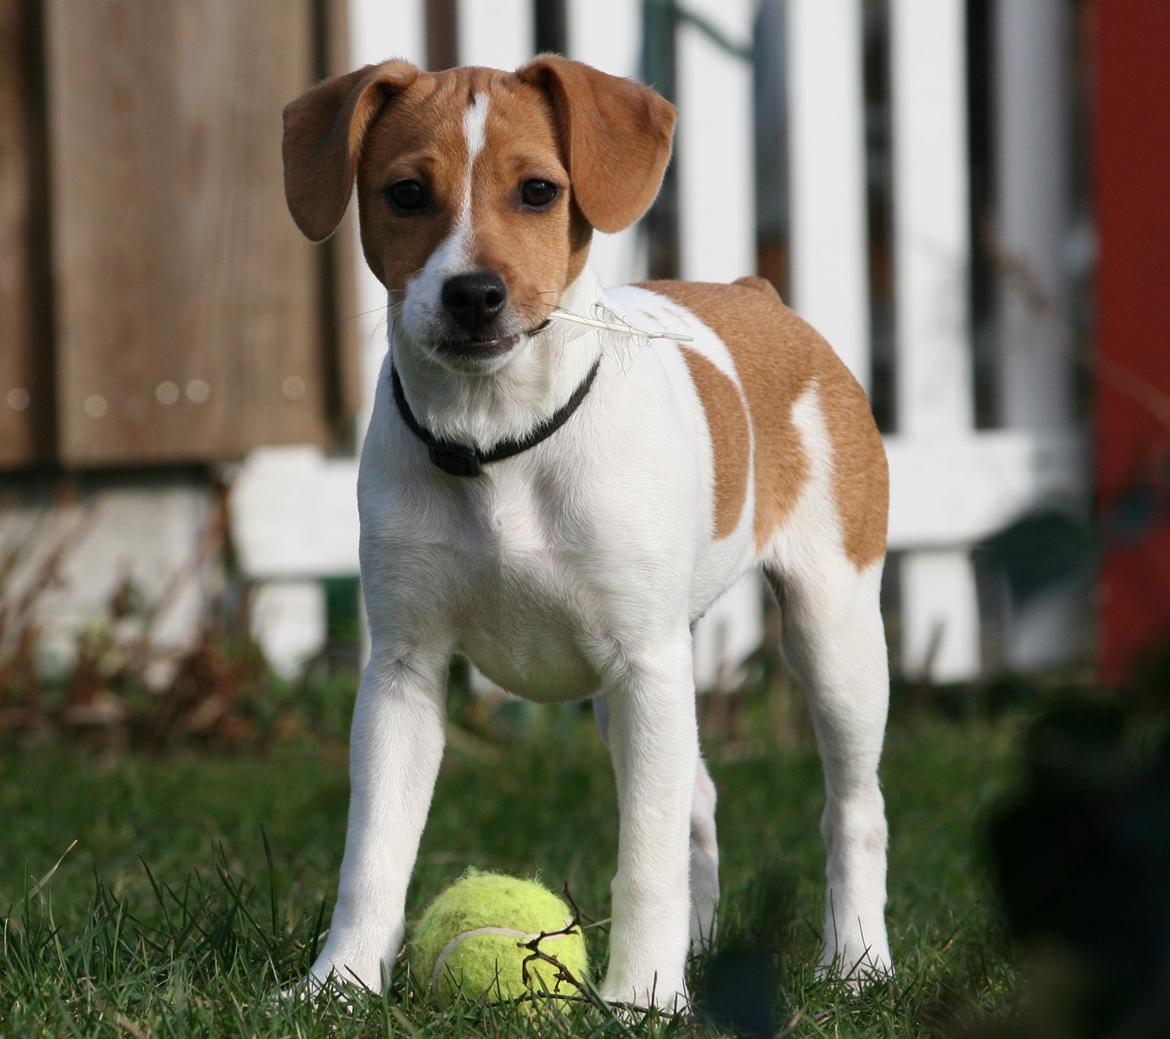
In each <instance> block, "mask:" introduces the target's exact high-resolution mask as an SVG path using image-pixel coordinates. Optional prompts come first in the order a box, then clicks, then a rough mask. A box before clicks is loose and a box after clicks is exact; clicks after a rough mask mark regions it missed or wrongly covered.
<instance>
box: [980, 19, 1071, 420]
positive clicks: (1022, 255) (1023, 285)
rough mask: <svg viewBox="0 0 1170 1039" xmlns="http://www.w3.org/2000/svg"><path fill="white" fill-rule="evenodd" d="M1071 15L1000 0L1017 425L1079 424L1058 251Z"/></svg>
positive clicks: (1002, 211)
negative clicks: (1074, 416)
mask: <svg viewBox="0 0 1170 1039" xmlns="http://www.w3.org/2000/svg"><path fill="white" fill-rule="evenodd" d="M1068 20H1069V9H1068V5H1067V3H1065V2H1064V0H1028V3H1025V4H1021V3H1018V2H1016V0H998V2H997V4H996V8H995V16H994V18H993V19H992V22H993V24H994V25H995V27H996V36H995V69H996V74H995V77H994V83H995V92H996V95H995V112H996V125H995V155H996V189H997V197H996V221H995V232H994V236H995V237H994V247H995V250H996V251H997V253H998V254H999V262H998V264H997V270H998V273H999V279H998V280H999V284H998V289H999V293H998V295H999V315H998V317H999V345H1000V365H1001V369H1000V379H999V387H998V388H999V397H1000V400H999V403H1000V411H1001V417H1002V420H1003V423H1004V425H1006V426H1008V427H1011V428H1013V429H1040V430H1050V429H1062V428H1065V427H1066V426H1068V425H1069V423H1070V422H1071V421H1072V414H1073V410H1072V387H1073V366H1072V363H1071V361H1072V356H1071V353H1072V343H1071V336H1070V334H1069V329H1068V324H1067V309H1066V308H1067V291H1068V290H1067V284H1066V278H1065V275H1064V272H1063V270H1062V264H1061V251H1062V245H1063V243H1064V239H1065V235H1066V234H1067V231H1068V226H1069V200H1068V190H1069V140H1068V135H1069V126H1070V113H1069V101H1070V88H1071V83H1070V78H1069V70H1068V67H1067V66H1068V46H1069V21H1068Z"/></svg>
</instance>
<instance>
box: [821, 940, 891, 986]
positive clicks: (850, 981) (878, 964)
mask: <svg viewBox="0 0 1170 1039" xmlns="http://www.w3.org/2000/svg"><path fill="white" fill-rule="evenodd" d="M816 976H817V979H818V980H826V979H831V978H836V979H838V980H840V981H842V982H844V984H846V985H848V986H849V988H851V989H853V990H854V991H859V990H861V989H863V988H865V987H866V986H867V985H873V984H877V983H879V982H882V981H887V980H889V979H890V978H892V977H893V976H894V965H893V962H892V961H891V959H890V951H889V949H888V948H886V947H884V946H883V947H882V948H875V947H873V946H860V945H859V946H858V947H856V948H853V947H850V946H844V947H842V948H840V949H837V950H828V949H826V950H825V952H824V955H823V956H822V957H821V963H820V966H819V967H818V968H817V975H816Z"/></svg>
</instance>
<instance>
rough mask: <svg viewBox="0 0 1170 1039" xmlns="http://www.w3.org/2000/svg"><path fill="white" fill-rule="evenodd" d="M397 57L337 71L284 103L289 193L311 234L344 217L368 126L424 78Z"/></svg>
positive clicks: (322, 233) (325, 233) (323, 234)
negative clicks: (388, 104) (338, 73)
mask: <svg viewBox="0 0 1170 1039" xmlns="http://www.w3.org/2000/svg"><path fill="white" fill-rule="evenodd" d="M418 76H419V70H418V69H417V68H415V66H414V65H412V64H410V62H408V61H402V60H399V59H395V60H394V61H386V62H383V63H382V64H381V65H367V66H365V68H360V69H357V70H356V71H354V72H348V73H346V74H345V75H344V76H334V77H333V78H332V79H327V80H325V81H324V82H322V83H318V84H317V85H316V86H315V87H313V88H312V89H311V90H308V91H307V92H306V93H304V94H302V95H301V96H300V97H298V98H297V99H296V100H295V101H292V102H290V103H289V104H288V105H286V106H285V109H284V145H283V153H284V194H285V198H286V199H287V200H288V208H289V212H291V213H292V216H293V219H294V220H295V221H296V222H297V227H299V228H300V229H301V230H302V231H303V232H304V234H305V236H306V237H308V238H310V239H311V240H312V241H314V242H320V241H323V240H324V239H326V238H328V237H329V236H330V235H331V234H332V233H333V232H334V230H335V229H336V227H337V225H338V224H339V223H341V218H342V217H343V216H344V215H345V207H346V206H347V205H349V196H350V193H351V192H352V191H353V181H354V177H355V176H356V174H357V165H358V159H359V157H360V156H361V151H362V143H363V141H364V140H365V136H366V131H367V130H368V129H369V128H370V125H371V124H372V123H373V121H374V119H375V117H376V116H377V115H378V113H379V112H380V111H381V109H382V106H383V105H384V104H385V103H386V102H387V101H388V100H389V99H390V98H392V97H393V96H394V95H395V94H397V93H399V92H400V91H402V90H405V89H406V88H407V87H409V86H410V85H411V84H412V83H413V82H414V81H415V80H416V79H418Z"/></svg>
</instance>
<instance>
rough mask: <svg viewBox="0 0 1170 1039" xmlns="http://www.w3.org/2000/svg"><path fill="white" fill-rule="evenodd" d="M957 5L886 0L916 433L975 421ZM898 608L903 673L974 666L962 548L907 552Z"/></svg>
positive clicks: (897, 221) (909, 408)
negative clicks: (939, 639) (888, 19)
mask: <svg viewBox="0 0 1170 1039" xmlns="http://www.w3.org/2000/svg"><path fill="white" fill-rule="evenodd" d="M964 7H965V5H964V3H963V0H891V3H890V28H891V59H890V73H891V83H892V101H893V129H894V246H895V257H894V261H895V282H896V289H895V293H896V296H895V298H896V308H897V311H896V312H897V320H896V325H897V351H898V355H897V394H896V397H897V408H898V414H897V420H898V430H899V432H900V433H903V434H905V435H907V436H914V437H937V436H940V435H944V434H950V435H957V434H961V433H963V432H965V431H970V430H971V427H972V423H973V412H974V396H973V391H972V381H971V354H970V314H969V306H968V279H969V269H970V242H969V234H968V218H967V206H968V196H969V187H968V181H967V161H968V159H967V118H966V92H965V75H966V52H965V51H966V48H965V38H964V34H965V27H964ZM894 493H895V494H899V493H901V491H900V489H897V488H896V489H895V491H894ZM902 609H903V616H902V632H903V647H902V659H903V666H904V668H905V670H906V671H907V672H908V673H909V674H911V675H914V674H920V673H922V672H923V671H924V670H925V669H927V668H929V669H930V671H931V677H933V678H936V679H939V680H944V681H951V680H961V679H965V678H970V677H973V676H974V675H975V674H977V673H978V671H979V667H980V647H979V616H978V609H977V604H976V596H975V577H974V572H973V570H972V567H971V562H970V558H969V556H968V554H967V553H966V552H965V551H962V550H958V551H953V552H949V553H948V552H945V551H944V552H937V553H931V554H929V555H925V554H917V553H911V554H910V555H908V556H907V557H906V558H905V559H904V560H903V563H902ZM940 632H941V633H942V638H941V641H939V642H938V643H937V649H936V650H933V651H931V647H932V646H934V644H935V640H936V638H937V637H938V633H940ZM928 651H930V653H929V659H928Z"/></svg>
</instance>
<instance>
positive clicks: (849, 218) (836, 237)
mask: <svg viewBox="0 0 1170 1039" xmlns="http://www.w3.org/2000/svg"><path fill="white" fill-rule="evenodd" d="M787 10H788V25H787V39H786V41H785V44H786V46H785V51H786V54H787V57H788V99H789V104H788V111H789V127H790V131H789V142H790V143H789V151H790V155H791V162H790V170H789V176H790V183H791V189H790V212H791V214H792V303H793V307H794V308H795V309H796V310H797V312H798V313H800V314H801V316H802V317H804V318H805V319H806V320H808V321H809V322H811V323H812V324H813V325H814V326H815V327H816V328H817V329H818V330H819V331H820V332H821V334H822V335H824V337H825V338H826V339H828V341H829V342H830V343H832V345H833V348H834V349H835V350H836V351H837V353H838V354H839V355H840V356H841V358H842V359H843V360H844V361H845V363H846V364H847V365H848V366H849V370H850V371H852V372H853V374H854V376H856V378H857V380H858V381H859V382H860V383H861V385H862V387H863V388H865V389H866V390H868V389H869V382H870V358H869V353H870V351H869V282H868V260H867V256H866V238H867V235H866V219H865V126H864V103H865V98H864V90H863V83H862V56H863V55H862V10H861V3H860V0H839V2H837V3H832V4H826V3H824V2H823V0H790V2H789V4H788V6H787Z"/></svg>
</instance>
